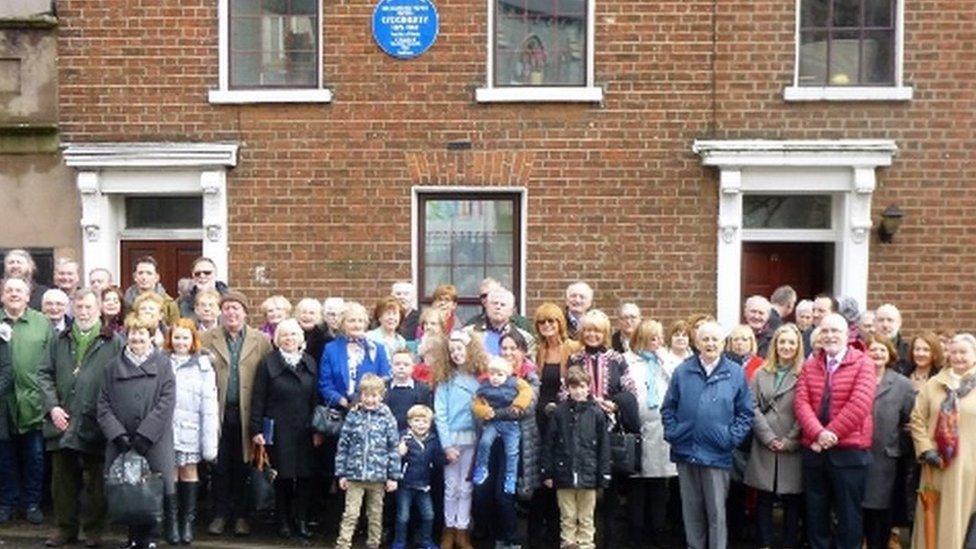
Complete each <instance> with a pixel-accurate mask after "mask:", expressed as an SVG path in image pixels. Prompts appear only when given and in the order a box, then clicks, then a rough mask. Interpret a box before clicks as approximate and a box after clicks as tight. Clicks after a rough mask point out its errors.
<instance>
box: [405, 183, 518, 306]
mask: <svg viewBox="0 0 976 549" xmlns="http://www.w3.org/2000/svg"><path fill="white" fill-rule="evenodd" d="M426 193H437V194H443V193H455V194H492V193H498V194H503V193H508V194H517V195H519V202H520V203H521V204H520V209H521V216H520V218H519V220H518V224H519V230H520V231H521V235H520V236H521V239H520V241H519V243H518V246H519V251H520V253H519V255H520V259H521V261H520V262H519V287H520V288H521V291H520V292H519V293H518V295H516V296H515V303H516V304H517V305H518V310H519V312H520V313H521V314H523V315H525V281H526V278H527V275H526V272H527V269H528V259H527V258H526V256H527V252H528V242H529V190H528V189H527V188H526V187H475V186H448V187H441V186H416V187H413V188H412V189H411V191H410V272H411V277H412V278H411V282H413V286H414V288H419V287H420V286H419V281H420V270H419V269H420V250H418V249H417V241H418V237H419V236H420V227H419V222H420V195H422V194H426ZM422 297H423V296H418V298H422Z"/></svg>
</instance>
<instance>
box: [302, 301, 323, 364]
mask: <svg viewBox="0 0 976 549" xmlns="http://www.w3.org/2000/svg"><path fill="white" fill-rule="evenodd" d="M295 320H297V321H298V325H299V326H301V327H302V331H303V332H304V333H305V352H306V353H308V354H309V356H311V357H312V360H314V361H315V364H316V365H317V364H318V363H319V362H321V361H322V352H323V351H324V350H325V346H326V344H328V343H329V342H330V341H332V336H331V335H329V331H328V328H327V327H326V325H325V320H324V319H323V318H322V303H321V302H320V301H319V300H317V299H313V298H311V297H305V298H302V299H301V300H299V301H298V304H297V305H295Z"/></svg>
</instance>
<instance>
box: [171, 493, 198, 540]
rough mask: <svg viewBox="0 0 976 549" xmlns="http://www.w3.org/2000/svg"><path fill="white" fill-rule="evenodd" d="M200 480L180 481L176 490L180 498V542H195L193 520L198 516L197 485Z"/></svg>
mask: <svg viewBox="0 0 976 549" xmlns="http://www.w3.org/2000/svg"><path fill="white" fill-rule="evenodd" d="M199 485H200V483H199V482H180V483H179V484H177V485H176V490H177V493H178V495H179V499H180V526H179V531H180V542H181V543H183V545H189V544H191V543H193V521H195V520H196V518H197V487H198V486H199Z"/></svg>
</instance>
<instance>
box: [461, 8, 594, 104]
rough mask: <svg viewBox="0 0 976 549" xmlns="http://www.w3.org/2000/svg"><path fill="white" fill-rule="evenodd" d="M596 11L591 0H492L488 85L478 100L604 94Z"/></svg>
mask: <svg viewBox="0 0 976 549" xmlns="http://www.w3.org/2000/svg"><path fill="white" fill-rule="evenodd" d="M593 13H594V9H593V0H488V22H489V31H488V71H487V73H488V75H487V86H486V87H485V88H481V89H479V90H478V91H477V100H478V101H482V102H490V101H600V100H602V99H603V91H602V89H600V88H596V87H594V86H593Z"/></svg>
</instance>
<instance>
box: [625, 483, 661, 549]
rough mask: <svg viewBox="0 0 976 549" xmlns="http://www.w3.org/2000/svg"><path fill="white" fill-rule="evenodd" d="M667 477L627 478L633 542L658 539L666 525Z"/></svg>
mask: <svg viewBox="0 0 976 549" xmlns="http://www.w3.org/2000/svg"><path fill="white" fill-rule="evenodd" d="M668 480H669V479H667V478H630V479H627V486H628V493H627V507H628V510H629V511H630V517H629V519H630V536H631V539H632V541H634V542H635V543H642V542H647V541H652V542H653V541H658V540H661V539H662V537H663V536H662V535H663V533H664V530H665V528H666V526H667V516H668V498H669V496H670V491H669V490H668Z"/></svg>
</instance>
